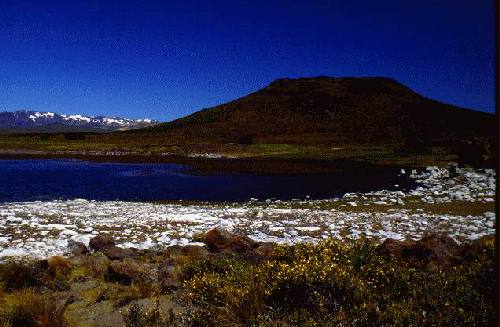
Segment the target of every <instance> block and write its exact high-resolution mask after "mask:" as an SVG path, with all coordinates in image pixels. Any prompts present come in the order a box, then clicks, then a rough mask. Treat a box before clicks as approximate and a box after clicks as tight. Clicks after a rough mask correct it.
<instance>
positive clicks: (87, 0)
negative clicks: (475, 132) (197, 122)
mask: <svg viewBox="0 0 500 327" xmlns="http://www.w3.org/2000/svg"><path fill="white" fill-rule="evenodd" d="M494 13H495V10H494V1H490V0H478V1H471V0H405V1H401V0H394V1H389V0H379V1H372V0H366V1H360V0H352V1H345V0H342V1H336V0H331V1H321V0H307V1H294V0H289V1H273V0H266V1H256V0H248V1H243V0H229V1H215V0H214V1H201V0H200V1H191V0H182V1H153V0H151V1H148V0H136V1H132V0H119V1H106V0H99V1H93V0H82V1H80V0H71V1H67V0H63V1H56V0H53V1H49V0H46V1H44V0H23V1H19V0H0V111H14V110H24V109H26V110H35V111H52V112H58V113H66V114H76V113H81V114H89V115H107V116H123V117H129V118H153V119H159V120H162V121H169V120H172V119H175V118H178V117H181V116H184V115H186V114H189V113H192V112H194V111H197V110H200V109H203V108H206V107H211V106H214V105H217V104H221V103H225V102H227V101H230V100H234V99H236V98H239V97H242V96H244V95H246V94H248V93H251V92H254V91H256V90H258V89H260V88H262V87H265V86H266V85H268V84H269V83H270V82H272V81H273V80H275V79H277V78H283V77H290V78H294V77H307V76H318V75H327V76H333V77H342V76H387V77H391V78H395V79H397V80H398V81H400V82H401V83H403V84H405V85H407V86H408V87H410V88H411V89H413V90H414V91H416V92H418V93H420V94H422V95H424V96H426V97H429V98H432V99H436V100H439V101H443V102H447V103H451V104H454V105H458V106H461V107H466V108H474V109H477V110H482V111H488V112H494V110H495V104H494V101H495V99H494V93H495V43H494V42H495V28H496V26H495V25H494V24H495V23H494V22H495V16H494Z"/></svg>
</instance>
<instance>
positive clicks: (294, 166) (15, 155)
mask: <svg viewBox="0 0 500 327" xmlns="http://www.w3.org/2000/svg"><path fill="white" fill-rule="evenodd" d="M57 159H62V160H64V159H67V160H81V161H88V162H99V163H129V164H178V165H184V166H188V168H189V169H188V172H189V173H190V174H193V175H197V174H200V175H214V174H248V175H278V176H279V175H281V176H286V175H320V174H329V173H334V172H339V171H346V170H349V171H360V172H362V171H366V170H367V169H368V170H372V171H377V170H388V169H394V170H395V171H397V170H400V169H408V166H407V165H403V164H394V163H370V162H366V161H358V160H348V159H329V158H293V157H266V156H255V157H234V158H233V157H220V158H213V157H212V158H210V157H199V156H181V155H157V154H131V153H124V152H117V153H114V154H95V153H81V152H71V153H68V152H60V153H54V152H46V151H35V150H34V151H12V152H10V151H4V150H0V160H57ZM413 168H424V167H413Z"/></svg>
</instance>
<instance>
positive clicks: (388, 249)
mask: <svg viewBox="0 0 500 327" xmlns="http://www.w3.org/2000/svg"><path fill="white" fill-rule="evenodd" d="M199 238H200V240H201V239H203V240H204V242H205V243H206V244H207V249H203V248H199V247H171V248H167V249H165V250H162V251H153V250H149V251H146V250H144V251H143V252H141V253H138V254H134V255H133V256H132V257H128V258H126V259H123V260H113V261H111V260H109V259H107V258H106V257H105V256H103V255H102V254H100V255H96V254H84V255H80V256H75V257H70V258H65V257H52V258H49V259H48V260H47V261H36V262H35V261H7V262H5V263H2V264H0V285H1V290H0V303H1V305H0V325H2V326H12V327H16V326H48V327H49V326H60V327H61V326H65V324H66V322H65V319H66V318H67V319H69V320H70V321H72V322H73V323H74V322H75V321H78V320H79V319H80V318H75V317H74V316H72V315H75V314H78V317H80V316H81V315H82V314H83V315H85V314H86V312H89V314H90V312H91V311H92V310H94V309H91V308H93V307H96V308H97V306H102V305H106V303H108V304H111V308H113V307H114V308H115V309H110V310H115V311H111V312H121V314H120V317H122V318H120V320H119V321H118V323H117V324H118V325H120V326H127V327H128V326H130V327H132V326H133V327H153V326H179V327H181V326H186V327H187V326H189V327H195V326H214V327H218V326H281V327H286V326H494V325H495V322H496V320H495V319H496V313H495V301H496V290H497V286H498V283H497V279H496V276H495V271H494V258H495V250H494V238H493V237H486V238H483V239H481V240H478V241H475V242H472V243H470V244H469V243H468V244H463V245H461V246H459V245H456V244H454V243H453V242H451V243H450V241H449V239H447V238H442V237H441V238H436V237H433V236H432V237H429V238H427V239H425V240H422V242H421V243H419V242H410V243H408V242H407V243H405V242H388V243H384V244H382V245H381V244H378V243H373V242H371V241H368V240H358V241H339V240H333V239H328V240H325V241H322V242H321V243H319V244H317V245H313V244H298V245H294V246H288V245H264V244H263V245H259V244H254V243H252V242H251V241H250V240H248V239H247V238H244V237H240V236H234V235H231V234H228V233H225V232H219V231H216V230H214V231H213V232H210V233H208V234H207V235H206V236H201V235H200V236H199ZM96 259H97V260H99V264H98V265H96V264H95V260H96ZM101 259H102V260H101ZM113 271H114V272H113ZM111 273H114V274H118V275H115V276H114V277H113V278H110V277H109V274H111ZM18 276H22V278H17V277H18ZM120 278H121V279H120ZM62 286H64V287H62ZM160 299H163V301H165V299H168V303H170V304H168V305H165V303H164V304H163V305H161V304H160V302H161V301H160ZM141 301H146V302H141ZM141 303H142V304H141ZM174 303H175V304H174ZM75 308H76V309H75ZM77 309H78V310H80V311H74V310H77ZM173 309H175V310H173ZM174 311H176V312H175V313H174ZM75 312H78V313H75ZM111 312H110V313H108V314H111ZM100 319H107V318H106V316H105V315H104V316H102V317H100ZM115 319H116V317H115ZM82 326H83V325H82ZM86 326H87V325H86Z"/></svg>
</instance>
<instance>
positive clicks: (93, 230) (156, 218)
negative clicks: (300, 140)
mask: <svg viewBox="0 0 500 327" xmlns="http://www.w3.org/2000/svg"><path fill="white" fill-rule="evenodd" d="M404 173H405V174H409V176H410V178H412V179H414V180H415V181H416V182H417V184H418V185H419V186H418V187H417V188H415V189H414V190H411V191H407V192H403V191H400V190H399V191H388V190H379V191H371V192H365V193H346V194H344V195H343V196H341V197H339V198H334V199H330V200H308V199H306V200H297V201H280V200H271V199H265V200H264V199H260V201H258V200H254V201H247V202H243V203H234V202H233V203H217V204H214V203H210V202H204V203H203V202H196V203H193V202H187V203H182V201H179V202H175V203H172V202H171V201H170V202H169V203H161V202H159V203H158V202H124V201H89V200H83V199H81V200H69V201H48V202H18V203H15V202H13V203H8V202H7V203H2V204H0V218H2V217H3V219H0V248H3V251H0V257H6V256H17V255H19V254H24V253H31V254H33V255H34V256H45V255H47V254H57V253H62V252H64V249H65V248H66V247H67V245H68V242H69V241H78V242H83V243H85V244H87V243H88V241H89V240H90V238H92V237H93V236H95V235H97V234H103V233H104V234H107V235H110V236H114V237H115V238H116V239H117V241H118V243H119V244H121V245H123V246H124V247H127V246H132V245H134V246H135V247H139V248H154V247H155V246H163V245H186V244H190V243H191V242H192V241H193V240H194V236H195V235H196V234H198V233H202V232H205V231H207V230H209V229H212V228H215V227H218V228H223V229H228V230H230V231H236V232H240V233H243V234H245V235H247V236H248V237H250V238H252V239H254V240H255V241H263V242H275V243H288V244H294V243H300V242H313V243H314V242H317V241H318V240H321V239H324V238H328V237H334V238H338V239H349V238H350V239H358V238H379V239H381V240H383V239H386V238H395V239H400V240H402V239H406V238H411V239H414V238H419V237H421V236H422V235H425V234H426V233H428V232H442V233H445V234H448V235H450V236H451V237H453V238H454V239H455V240H456V241H458V242H461V241H464V240H468V239H469V240H470V239H475V238H479V237H481V236H483V235H488V234H492V233H494V231H495V203H494V196H495V194H494V190H495V184H496V173H495V171H492V170H491V171H478V170H473V169H459V170H458V173H457V174H456V175H451V176H450V172H449V171H448V170H447V169H442V168H437V167H429V168H428V169H426V170H423V171H420V172H418V171H416V170H414V171H411V172H404ZM2 231H3V232H2Z"/></svg>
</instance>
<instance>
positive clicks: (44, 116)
mask: <svg viewBox="0 0 500 327" xmlns="http://www.w3.org/2000/svg"><path fill="white" fill-rule="evenodd" d="M158 123H159V122H158V121H155V120H151V119H127V118H121V117H104V116H86V115H62V114H57V113H53V112H39V111H29V110H23V111H14V112H0V132H10V133H21V132H32V133H37V132H109V131H115V130H126V129H134V128H141V127H147V126H152V125H155V124H158Z"/></svg>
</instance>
